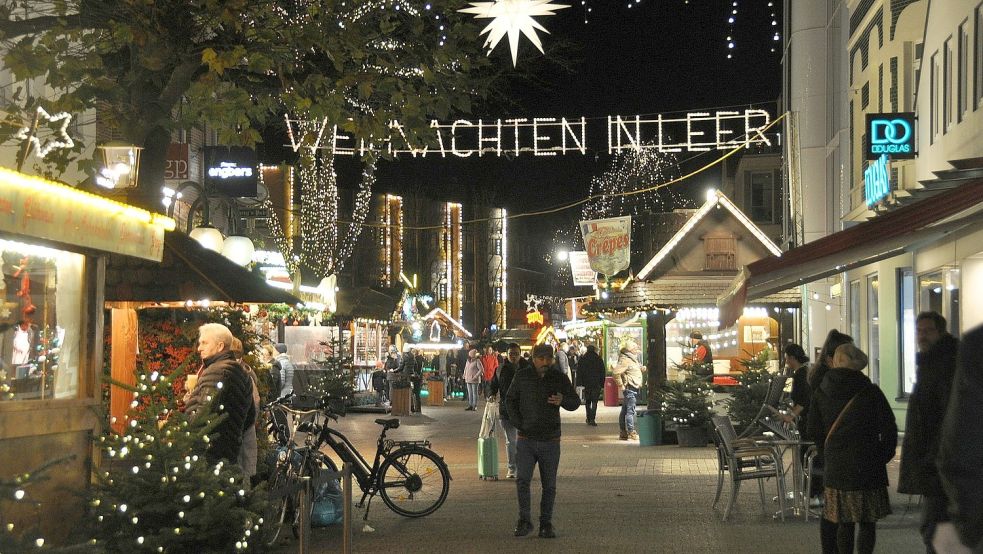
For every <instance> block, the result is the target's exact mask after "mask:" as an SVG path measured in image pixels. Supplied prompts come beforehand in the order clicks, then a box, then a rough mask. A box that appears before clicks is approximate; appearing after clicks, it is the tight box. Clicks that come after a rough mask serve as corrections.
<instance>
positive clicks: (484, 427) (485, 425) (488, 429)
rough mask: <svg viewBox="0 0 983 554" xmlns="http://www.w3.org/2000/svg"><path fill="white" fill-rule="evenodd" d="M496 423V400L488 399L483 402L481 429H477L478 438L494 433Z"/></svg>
mask: <svg viewBox="0 0 983 554" xmlns="http://www.w3.org/2000/svg"><path fill="white" fill-rule="evenodd" d="M496 425H498V402H495V401H492V400H489V401H488V402H485V412H484V414H483V415H482V416H481V429H480V430H479V431H478V438H479V439H482V438H485V437H490V436H492V435H494V434H495V426H496Z"/></svg>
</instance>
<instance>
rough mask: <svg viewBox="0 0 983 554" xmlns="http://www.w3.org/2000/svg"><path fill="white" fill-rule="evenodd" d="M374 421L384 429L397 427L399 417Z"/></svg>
mask: <svg viewBox="0 0 983 554" xmlns="http://www.w3.org/2000/svg"><path fill="white" fill-rule="evenodd" d="M375 422H376V423H378V424H379V425H382V426H383V427H385V428H386V429H399V418H396V417H394V418H391V419H377V420H375Z"/></svg>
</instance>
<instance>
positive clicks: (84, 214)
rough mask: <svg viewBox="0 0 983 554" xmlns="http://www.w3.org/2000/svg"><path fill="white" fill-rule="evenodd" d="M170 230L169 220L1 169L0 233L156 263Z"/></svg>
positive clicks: (162, 252)
mask: <svg viewBox="0 0 983 554" xmlns="http://www.w3.org/2000/svg"><path fill="white" fill-rule="evenodd" d="M173 229H174V220H173V219H171V218H169V217H165V216H162V215H158V214H154V213H151V212H148V211H146V210H142V209H140V208H136V207H134V206H129V205H126V204H122V203H120V202H116V201H114V200H110V199H109V198H105V197H102V196H97V195H95V194H90V193H87V192H84V191H81V190H79V189H76V188H72V187H69V186H66V185H62V184H60V183H55V182H53V181H48V180H46V179H42V178H40V177H34V176H31V175H25V174H23V173H18V172H16V171H13V170H10V169H6V168H2V167H0V232H2V233H0V234H8V233H12V234H17V235H23V236H27V237H36V238H41V239H48V240H52V241H56V242H61V243H64V244H71V245H74V246H81V247H84V248H92V249H94V250H101V251H104V252H114V253H117V254H126V255H127V256H134V257H137V258H144V259H147V260H153V261H157V262H159V261H160V260H161V257H162V256H163V255H164V231H170V230H173Z"/></svg>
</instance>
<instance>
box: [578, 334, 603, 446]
mask: <svg viewBox="0 0 983 554" xmlns="http://www.w3.org/2000/svg"><path fill="white" fill-rule="evenodd" d="M605 373H606V371H605V369H604V360H602V359H601V356H599V355H598V354H597V347H596V346H594V345H593V344H591V345H589V346H588V347H587V352H586V353H584V355H583V356H581V357H580V359H579V360H578V361H577V379H578V384H579V385H580V386H582V387H584V407H585V408H586V410H587V425H591V426H593V427H597V422H596V421H595V418H596V417H597V398H598V396H600V394H601V390H602V389H603V388H604V375H605Z"/></svg>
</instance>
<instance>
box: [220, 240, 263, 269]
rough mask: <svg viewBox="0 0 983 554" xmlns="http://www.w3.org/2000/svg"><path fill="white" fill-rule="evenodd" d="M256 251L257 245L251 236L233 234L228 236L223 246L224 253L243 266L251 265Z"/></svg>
mask: <svg viewBox="0 0 983 554" xmlns="http://www.w3.org/2000/svg"><path fill="white" fill-rule="evenodd" d="M255 252H256V247H255V246H253V241H252V240H251V239H250V238H249V237H243V236H238V235H233V236H231V237H227V238H226V239H225V243H224V244H223V246H222V255H223V256H225V257H226V258H228V259H230V260H232V261H233V262H235V263H236V264H238V265H241V266H246V265H249V263H250V262H252V261H253V253H255Z"/></svg>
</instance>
